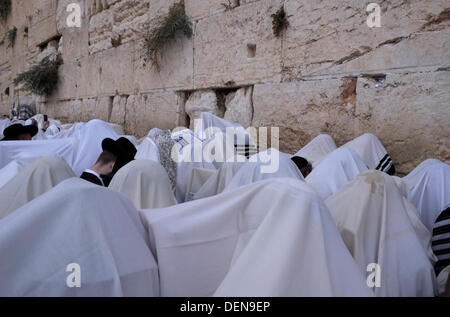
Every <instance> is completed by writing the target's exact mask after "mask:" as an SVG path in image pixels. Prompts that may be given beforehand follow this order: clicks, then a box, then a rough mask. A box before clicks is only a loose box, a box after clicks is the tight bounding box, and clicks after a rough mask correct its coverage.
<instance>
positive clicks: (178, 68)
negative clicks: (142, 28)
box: [134, 36, 194, 92]
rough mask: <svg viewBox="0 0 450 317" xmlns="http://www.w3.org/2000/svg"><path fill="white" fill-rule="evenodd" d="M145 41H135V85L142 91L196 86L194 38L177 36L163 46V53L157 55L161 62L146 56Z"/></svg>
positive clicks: (188, 88)
mask: <svg viewBox="0 0 450 317" xmlns="http://www.w3.org/2000/svg"><path fill="white" fill-rule="evenodd" d="M145 52H146V51H145V46H144V41H143V40H139V41H138V42H137V43H136V51H135V61H134V68H135V88H136V90H138V91H140V92H148V91H151V90H154V89H161V88H164V89H177V90H190V89H192V88H193V85H194V83H193V77H194V76H193V75H194V66H193V54H194V47H193V41H192V39H187V38H185V37H183V36H177V37H176V39H175V40H174V41H172V42H171V43H169V44H168V45H166V46H165V47H164V48H163V55H162V56H161V57H160V58H158V65H157V66H156V65H153V64H152V62H151V61H150V60H148V59H147V56H146V53H145Z"/></svg>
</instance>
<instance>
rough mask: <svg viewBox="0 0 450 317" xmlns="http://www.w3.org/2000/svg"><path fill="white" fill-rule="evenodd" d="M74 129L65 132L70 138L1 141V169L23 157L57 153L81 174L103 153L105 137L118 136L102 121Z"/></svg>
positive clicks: (116, 137) (94, 121)
mask: <svg viewBox="0 0 450 317" xmlns="http://www.w3.org/2000/svg"><path fill="white" fill-rule="evenodd" d="M71 129H73V130H72V131H70V133H69V132H67V131H65V132H64V133H67V135H70V136H71V137H70V138H69V137H64V138H59V137H55V138H53V139H47V140H39V141H5V142H0V168H3V167H4V166H5V165H7V164H8V163H10V162H11V161H13V160H15V159H20V158H24V157H46V156H58V157H61V158H63V159H64V160H65V161H66V162H67V163H68V164H69V165H70V167H71V168H72V169H73V171H74V172H75V175H77V176H80V175H81V174H82V173H83V171H84V170H86V169H88V168H91V167H92V166H93V165H94V164H95V162H96V161H97V159H98V157H99V155H100V154H101V152H102V141H103V139H105V138H111V139H113V140H117V139H118V138H119V136H118V135H117V134H116V133H115V132H114V131H113V129H112V128H111V127H110V125H109V124H107V123H106V122H103V121H101V120H92V121H89V122H88V123H85V124H80V125H75V126H73V127H72V128H71Z"/></svg>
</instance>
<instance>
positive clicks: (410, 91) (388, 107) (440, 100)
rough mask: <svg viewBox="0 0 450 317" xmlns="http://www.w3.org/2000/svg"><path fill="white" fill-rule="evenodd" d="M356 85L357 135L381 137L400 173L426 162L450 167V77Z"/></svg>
mask: <svg viewBox="0 0 450 317" xmlns="http://www.w3.org/2000/svg"><path fill="white" fill-rule="evenodd" d="M375 85H376V83H374V82H373V80H370V79H367V78H362V79H360V80H358V87H357V95H358V102H357V107H356V112H355V115H356V116H357V117H358V118H360V120H358V121H357V125H356V134H363V133H364V132H371V133H373V134H375V135H377V136H378V137H379V138H380V140H381V141H382V142H383V144H384V145H385V147H386V149H387V150H388V152H389V153H390V154H391V157H392V159H393V160H394V163H396V164H397V165H398V167H399V168H398V169H399V171H400V172H403V173H406V172H409V171H410V170H412V169H413V168H414V167H415V166H417V165H418V164H419V163H420V162H422V161H423V160H425V159H427V158H431V157H433V158H438V159H440V160H442V161H444V162H447V163H450V125H449V124H448V121H449V118H450V106H449V105H450V71H439V72H432V73H417V74H406V75H401V74H393V75H387V77H386V80H385V82H384V83H383V85H378V88H375Z"/></svg>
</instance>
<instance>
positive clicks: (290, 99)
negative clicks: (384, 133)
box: [253, 79, 356, 153]
mask: <svg viewBox="0 0 450 317" xmlns="http://www.w3.org/2000/svg"><path fill="white" fill-rule="evenodd" d="M355 93H356V81H355V80H353V79H327V80H317V81H305V82H292V83H283V84H264V85H255V87H254V92H253V108H254V115H253V126H255V127H267V128H269V130H270V128H272V127H278V128H279V133H280V141H279V142H280V149H281V150H282V151H286V152H289V153H295V152H296V151H298V150H299V149H300V148H301V147H303V146H304V145H305V144H306V143H307V142H309V141H310V140H311V139H312V138H314V137H316V136H317V135H318V134H320V133H328V134H330V135H331V136H332V137H334V138H335V139H336V140H338V141H339V140H349V139H351V138H352V137H353V135H354V125H355V116H354V111H355V103H356V99H355Z"/></svg>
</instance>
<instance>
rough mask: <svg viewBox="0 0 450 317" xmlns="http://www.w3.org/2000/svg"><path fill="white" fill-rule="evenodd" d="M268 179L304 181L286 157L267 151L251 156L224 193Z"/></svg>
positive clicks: (273, 150)
mask: <svg viewBox="0 0 450 317" xmlns="http://www.w3.org/2000/svg"><path fill="white" fill-rule="evenodd" d="M269 178H293V179H297V180H301V181H304V178H303V175H302V173H301V172H300V170H299V169H298V168H297V166H296V165H295V163H294V162H292V161H291V159H290V158H289V156H288V155H286V154H285V153H282V152H279V151H278V150H276V149H273V148H272V149H269V150H267V151H264V152H260V153H258V154H256V155H253V156H252V157H251V158H250V159H249V161H248V162H246V163H244V164H243V165H242V167H241V168H240V169H239V170H238V171H237V172H236V174H235V175H234V176H233V178H232V179H231V181H230V183H229V184H228V185H227V186H226V187H225V189H224V192H226V191H230V190H233V189H235V188H237V187H241V186H244V185H248V184H252V183H255V182H257V181H261V180H265V179H269Z"/></svg>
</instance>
